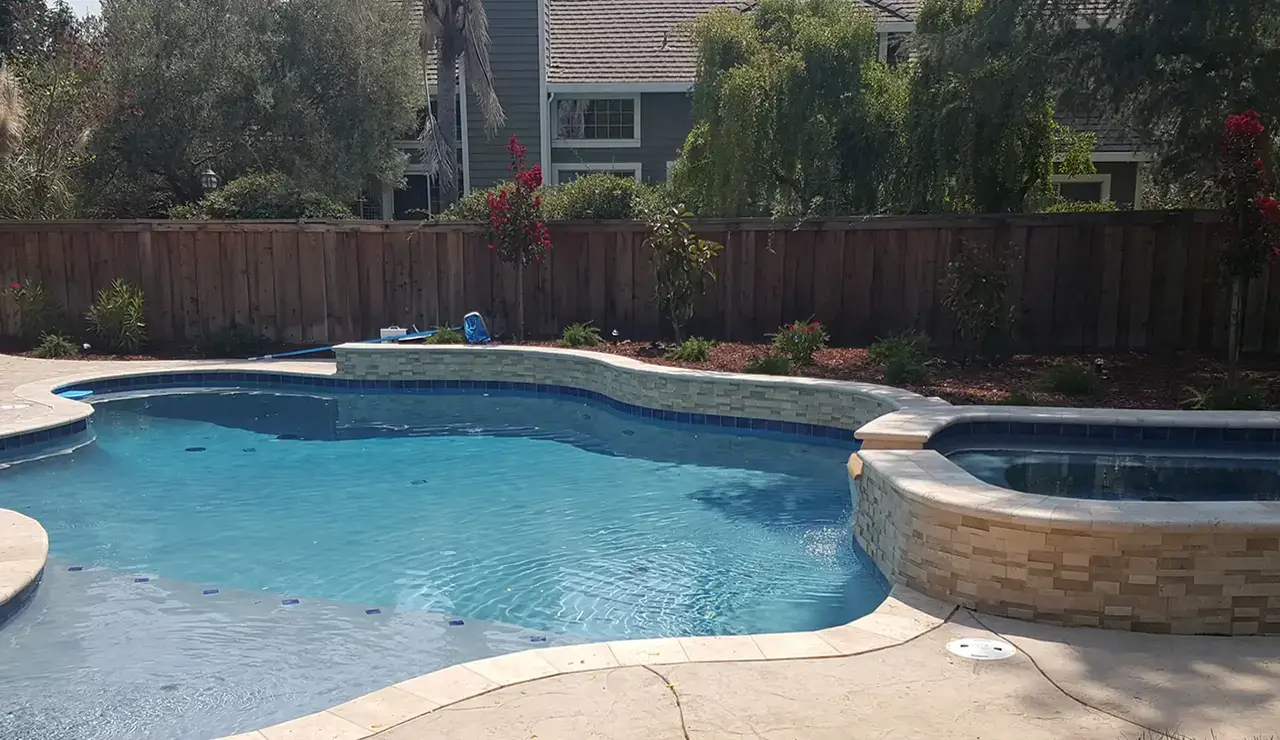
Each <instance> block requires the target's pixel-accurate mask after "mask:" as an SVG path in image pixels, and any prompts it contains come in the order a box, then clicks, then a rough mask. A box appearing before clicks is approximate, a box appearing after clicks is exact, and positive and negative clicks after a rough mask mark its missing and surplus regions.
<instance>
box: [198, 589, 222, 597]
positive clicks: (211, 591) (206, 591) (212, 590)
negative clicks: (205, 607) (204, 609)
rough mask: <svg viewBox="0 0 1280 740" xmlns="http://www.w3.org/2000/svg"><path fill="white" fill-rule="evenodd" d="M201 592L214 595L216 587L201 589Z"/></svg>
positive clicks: (216, 590) (216, 591)
mask: <svg viewBox="0 0 1280 740" xmlns="http://www.w3.org/2000/svg"><path fill="white" fill-rule="evenodd" d="M201 593H203V594H204V595H205V596H212V595H214V594H216V593H218V589H216V588H206V589H205V590H204V591H202V592H201Z"/></svg>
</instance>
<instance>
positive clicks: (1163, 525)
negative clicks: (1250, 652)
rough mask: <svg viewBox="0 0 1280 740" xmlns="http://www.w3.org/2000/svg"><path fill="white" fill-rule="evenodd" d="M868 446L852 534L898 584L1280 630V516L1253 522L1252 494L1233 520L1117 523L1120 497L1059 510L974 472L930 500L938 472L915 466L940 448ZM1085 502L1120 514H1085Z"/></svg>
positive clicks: (1116, 624) (1049, 609)
mask: <svg viewBox="0 0 1280 740" xmlns="http://www.w3.org/2000/svg"><path fill="white" fill-rule="evenodd" d="M861 456H862V457H863V465H862V467H861V475H860V477H859V479H858V481H857V483H858V488H859V491H860V496H859V501H858V502H857V507H858V514H857V517H856V522H855V526H854V528H855V533H856V536H857V539H858V542H859V544H861V546H862V547H863V549H864V550H866V551H867V553H868V554H869V555H870V556H871V557H872V559H873V560H874V561H875V563H876V564H877V565H878V566H879V567H880V569H881V570H882V571H883V572H884V573H885V575H886V576H887V577H888V578H889V580H890V581H891V582H894V583H900V584H903V585H906V586H907V587H909V588H912V589H915V590H917V591H920V592H923V593H925V594H928V595H930V596H933V597H936V598H941V599H945V600H947V601H950V602H953V603H958V604H961V605H963V606H966V607H968V608H971V609H976V610H978V611H983V612H989V613H992V614H999V615H1002V616H1008V617H1014V618H1018V619H1031V620H1036V621H1041V622H1050V623H1055V624H1063V625H1078V626H1094V627H1107V628H1112V629H1122V630H1133V631H1140V632H1172V633H1192V634H1204V633H1207V634H1227V635H1230V634H1236V635H1239V634H1280V526H1277V525H1276V522H1275V520H1274V517H1272V518H1271V520H1270V521H1268V517H1267V516H1258V517H1257V519H1255V520H1254V521H1255V523H1253V524H1250V523H1249V522H1248V521H1247V517H1248V515H1249V514H1250V513H1253V514H1257V513H1258V512H1253V510H1252V509H1251V508H1249V507H1254V506H1257V504H1249V503H1241V504H1239V505H1238V506H1240V507H1243V508H1242V512H1243V513H1244V515H1245V518H1246V520H1243V521H1242V520H1240V519H1239V518H1237V521H1235V522H1232V523H1225V522H1224V521H1222V520H1216V521H1215V519H1214V518H1213V517H1211V516H1207V515H1206V516H1204V517H1202V518H1201V517H1197V516H1193V517H1181V520H1180V521H1177V522H1175V523H1170V522H1167V521H1166V522H1162V521H1161V520H1160V517H1159V516H1155V517H1148V518H1147V519H1146V520H1145V521H1144V520H1143V519H1142V518H1140V517H1135V518H1134V519H1133V521H1132V522H1131V523H1128V524H1127V525H1126V524H1124V523H1121V522H1119V521H1117V520H1118V519H1121V518H1123V517H1121V516H1116V514H1117V510H1118V508H1119V507H1116V506H1112V507H1111V509H1109V510H1108V509H1106V508H1105V507H1107V506H1108V504H1114V503H1115V502H1087V506H1077V505H1074V504H1069V505H1068V511H1067V513H1066V514H1064V515H1063V516H1061V517H1055V515H1054V511H1055V507H1058V506H1059V504H1055V503H1054V502H1053V501H1052V499H1050V500H1049V501H1044V497H1034V496H1027V495H1025V494H1017V493H1014V492H1004V493H997V494H995V495H992V494H990V493H986V492H984V491H983V490H982V489H984V488H985V489H987V491H1003V489H994V488H991V487H986V486H982V487H979V486H974V485H972V483H976V481H974V480H973V479H970V484H969V485H967V486H966V485H965V484H964V482H963V481H960V482H959V488H958V489H957V487H956V484H954V483H953V484H949V485H948V486H947V487H946V488H945V489H942V488H938V487H937V486H935V488H934V491H937V494H938V496H939V498H935V497H934V493H933V491H931V490H929V489H928V488H927V486H929V485H930V484H931V483H932V484H937V483H940V482H939V481H938V480H936V479H932V480H931V479H930V478H929V476H928V475H927V474H926V475H924V476H920V475H919V474H920V473H922V472H925V471H923V470H922V467H921V466H922V465H923V466H925V467H928V466H929V464H930V460H929V459H926V457H928V456H932V458H936V459H937V460H941V457H940V456H938V455H937V453H934V452H930V451H923V452H902V451H895V452H873V453H870V454H868V453H865V452H864V453H861ZM935 462H936V460H935ZM943 462H945V461H943ZM912 467H914V473H915V474H916V475H915V477H914V478H913V477H912V470H911V468H912ZM957 470H958V469H957ZM921 486H926V488H922V487H921ZM966 488H967V490H963V489H966ZM945 491H959V492H958V494H957V495H959V496H961V497H964V496H967V497H969V498H970V503H971V505H970V506H964V505H955V501H952V502H946V501H945V500H943V499H944V498H945ZM1006 494H1007V495H1006ZM1018 497H1021V500H1023V501H1025V502H1026V505H1025V506H1023V508H1022V509H1019V508H1018V503H1017V502H1018ZM984 502H985V505H984ZM1139 503H1141V502H1139ZM1171 506H1175V507H1176V506H1184V507H1185V506H1192V505H1190V504H1182V505H1179V504H1171ZM1206 506H1208V507H1212V506H1223V504H1209V505H1206ZM1087 507H1094V508H1093V509H1092V511H1093V512H1094V513H1095V516H1098V515H1106V514H1110V515H1111V517H1112V521H1108V522H1106V523H1105V524H1104V523H1101V522H1099V521H1096V520H1091V519H1090V518H1089V517H1088V516H1084V517H1080V516H1078V515H1077V510H1078V509H1085V510H1089V509H1088V508H1087ZM1097 507H1103V508H1101V509H1099V508H1097ZM1149 511H1171V510H1168V509H1163V510H1162V509H1155V510H1149ZM1166 518H1169V517H1167V516H1166ZM1174 518H1178V517H1174ZM1058 520H1060V523H1059V521H1058Z"/></svg>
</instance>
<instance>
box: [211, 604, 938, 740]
mask: <svg viewBox="0 0 1280 740" xmlns="http://www.w3.org/2000/svg"><path fill="white" fill-rule="evenodd" d="M956 608H957V607H955V606H953V605H951V604H947V603H945V602H942V601H939V600H937V599H932V598H929V597H927V596H924V595H923V594H919V593H916V592H915V591H912V590H910V589H908V588H905V587H902V586H898V587H895V588H894V589H893V591H892V592H891V593H890V594H889V597H888V598H887V599H885V601H884V602H883V603H881V604H880V607H879V608H877V609H876V610H875V611H874V612H872V613H871V614H868V615H867V616H865V617H862V618H860V619H856V620H854V621H852V622H849V623H848V624H844V625H840V626H838V627H831V628H828V629H824V630H817V631H813V632H785V633H774V634H763V635H732V636H720V637H679V638H675V637H668V638H654V639H643V640H615V641H612V642H597V643H588V644H585V645H566V646H563V647H553V648H541V649H537V650H525V651H521V652H516V653H507V654H506V655H499V656H496V657H493V658H484V659H482V660H474V661H471V662H468V663H460V664H458V665H453V666H449V667H448V668H443V669H441V670H438V671H435V672H432V673H428V674H426V675H423V676H419V677H417V678H411V679H409V680H407V681H401V682H400V683H397V684H394V685H392V686H389V687H387V688H385V689H380V690H378V691H375V692H373V693H371V694H365V695H364V696H361V697H358V698H356V699H352V700H351V701H348V702H346V703H344V704H339V705H338V706H336V707H333V708H331V709H328V710H325V711H322V712H316V713H315V714H309V715H307V716H305V717H300V718H298V719H294V720H290V721H288V722H282V723H281V724H278V725H273V726H271V727H267V728H264V729H261V730H257V731H254V732H247V733H242V734H238V735H232V736H230V737H227V738H223V740H296V739H298V738H322V737H323V738H332V739H333V740H361V739H362V738H369V737H375V736H377V735H378V734H379V733H381V732H383V731H384V730H387V729H390V728H392V727H395V726H396V725H400V724H403V723H405V722H408V721H410V720H412V719H415V718H417V717H421V716H422V715H424V714H428V713H430V712H433V711H436V710H439V709H443V708H445V707H449V706H452V705H454V704H458V703H460V702H463V701H466V700H468V699H473V698H475V697H477V696H482V695H484V694H488V693H490V692H493V691H496V690H498V689H501V688H504V687H506V686H513V685H516V684H522V683H528V682H530V681H537V680H539V679H544V678H551V677H553V676H559V675H564V674H569V673H583V672H587V671H596V670H601V669H607V668H617V667H623V666H642V665H678V664H682V663H725V662H734V663H736V662H752V661H755V662H763V661H778V660H801V659H815V658H845V657H849V656H852V655H861V654H863V653H869V652H874V651H877V650H884V649H886V648H891V647H895V646H897V645H901V644H902V643H904V642H907V641H909V640H913V639H915V638H916V637H919V636H920V635H922V634H924V633H926V632H928V631H930V630H932V629H934V628H936V627H939V626H941V625H942V624H943V623H944V622H946V621H947V619H948V618H950V616H951V615H952V614H953V613H954V612H955V610H956Z"/></svg>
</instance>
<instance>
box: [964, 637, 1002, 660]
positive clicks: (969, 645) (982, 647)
mask: <svg viewBox="0 0 1280 740" xmlns="http://www.w3.org/2000/svg"><path fill="white" fill-rule="evenodd" d="M947 650H949V651H950V652H951V653H952V654H953V655H959V656H960V657H961V658H968V659H970V660H1004V659H1005V658H1012V657H1013V656H1015V655H1017V654H1018V649H1017V648H1016V647H1014V646H1013V645H1010V644H1009V643H1007V642H1005V641H1004V640H993V639H991V638H990V637H962V638H960V639H959V640H952V641H951V642H948V643H947Z"/></svg>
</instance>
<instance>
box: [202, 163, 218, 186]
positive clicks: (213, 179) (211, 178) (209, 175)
mask: <svg viewBox="0 0 1280 740" xmlns="http://www.w3.org/2000/svg"><path fill="white" fill-rule="evenodd" d="M200 187H202V188H204V189H205V192H208V191H210V190H217V189H218V173H216V172H214V171H213V170H212V169H210V168H208V167H205V168H204V172H201V173H200Z"/></svg>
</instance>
